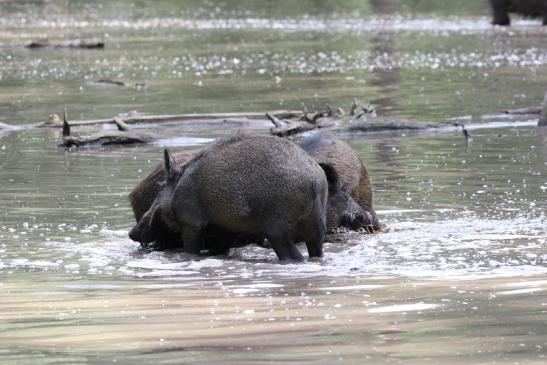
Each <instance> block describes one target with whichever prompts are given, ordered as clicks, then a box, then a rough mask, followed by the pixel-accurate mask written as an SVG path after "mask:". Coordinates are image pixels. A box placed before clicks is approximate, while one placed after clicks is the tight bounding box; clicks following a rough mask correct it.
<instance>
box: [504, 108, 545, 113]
mask: <svg viewBox="0 0 547 365" xmlns="http://www.w3.org/2000/svg"><path fill="white" fill-rule="evenodd" d="M503 112H504V113H505V114H510V115H528V114H539V113H541V107H540V106H537V107H531V108H520V109H507V110H504V111H503Z"/></svg>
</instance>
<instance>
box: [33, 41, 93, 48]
mask: <svg viewBox="0 0 547 365" xmlns="http://www.w3.org/2000/svg"><path fill="white" fill-rule="evenodd" d="M25 47H26V48H30V49H36V48H82V49H103V48H104V42H102V41H94V40H91V41H86V40H72V41H63V42H50V41H48V40H45V41H34V42H31V43H29V44H27V45H26V46H25Z"/></svg>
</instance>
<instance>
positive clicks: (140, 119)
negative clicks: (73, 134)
mask: <svg viewBox="0 0 547 365" xmlns="http://www.w3.org/2000/svg"><path fill="white" fill-rule="evenodd" d="M269 114H271V115H273V116H275V117H277V118H282V119H285V118H288V119H289V118H296V117H299V116H300V115H301V113H300V112H297V111H286V110H277V111H272V112H269ZM227 118H248V119H262V118H264V113H263V112H261V113H258V112H249V113H205V114H173V115H135V116H129V117H126V118H124V122H125V123H127V124H136V123H165V122H176V121H189V120H190V121H191V120H203V119H227ZM114 119H115V118H108V119H92V120H76V121H71V122H70V126H71V127H74V126H83V125H95V124H113V123H115V121H114ZM60 120H61V118H59V116H57V115H55V114H53V115H52V116H50V120H49V121H48V122H44V123H42V124H41V125H40V126H41V127H54V128H57V127H62V123H59V122H58V121H60Z"/></svg>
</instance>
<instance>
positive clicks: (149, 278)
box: [0, 1, 547, 364]
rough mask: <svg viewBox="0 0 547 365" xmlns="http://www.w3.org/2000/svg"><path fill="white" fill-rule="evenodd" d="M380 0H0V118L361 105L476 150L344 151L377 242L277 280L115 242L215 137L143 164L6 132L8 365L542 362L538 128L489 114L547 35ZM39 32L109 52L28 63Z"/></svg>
mask: <svg viewBox="0 0 547 365" xmlns="http://www.w3.org/2000/svg"><path fill="white" fill-rule="evenodd" d="M371 3H372V4H369V3H368V2H353V1H343V2H337V6H336V7H335V8H334V9H333V8H332V5H331V4H330V3H327V2H319V1H307V2H306V1H305V2H299V3H298V5H297V4H295V3H293V2H275V4H274V3H272V4H268V5H258V3H255V2H246V1H237V2H230V3H229V4H228V3H222V2H219V3H216V2H215V3H204V4H200V3H198V2H191V1H188V2H185V3H184V6H183V7H181V6H180V5H177V4H180V3H179V2H168V1H166V2H161V3H160V4H159V5H157V6H154V7H151V6H143V5H142V4H141V3H136V2H135V3H133V2H130V1H121V2H112V3H111V2H87V1H83V2H77V3H75V2H70V1H48V2H32V3H20V2H15V1H13V2H12V1H5V2H2V3H1V4H0V10H1V11H0V28H1V30H2V31H1V32H0V45H1V46H2V48H1V52H0V85H1V86H2V87H1V88H0V121H1V122H4V123H13V124H23V123H28V122H36V121H40V120H45V119H47V116H48V115H49V114H51V113H54V112H57V113H58V112H59V111H61V110H62V109H63V107H64V106H65V105H66V106H67V107H68V110H69V117H70V118H73V119H91V118H101V117H111V116H112V115H116V114H118V113H120V112H128V111H131V110H138V111H140V112H145V113H151V114H152V113H185V112H229V111H257V110H267V109H280V108H285V109H299V108H301V102H304V103H305V104H306V105H307V106H308V107H309V108H313V107H320V106H322V105H323V103H325V102H328V103H329V104H332V105H340V106H342V107H344V108H346V109H348V106H349V103H350V102H351V99H352V98H353V97H355V96H357V97H359V98H361V99H363V100H366V101H370V102H372V103H373V104H375V105H376V106H377V107H378V113H379V114H380V115H383V116H388V117H393V118H399V117H402V118H406V119H411V120H417V121H428V122H446V121H449V120H450V121H454V120H457V121H459V122H462V121H463V122H464V123H466V124H471V125H472V126H471V127H470V128H469V130H470V131H471V134H472V136H473V141H472V142H471V143H470V144H469V145H466V143H465V139H464V138H463V136H462V135H461V131H459V130H457V129H453V130H445V131H443V132H436V133H433V132H424V133H415V132H413V133H404V132H403V133H401V132H398V133H376V134H370V135H363V134H344V135H342V136H341V138H343V139H345V140H347V141H348V142H349V143H350V144H351V145H352V146H353V147H354V148H355V149H356V150H357V151H358V152H359V154H360V155H361V157H362V158H363V160H364V161H365V162H366V164H367V167H368V169H369V173H370V175H371V178H372V181H373V183H374V186H375V204H376V209H377V211H378V213H379V215H380V217H381V219H382V221H383V222H384V223H386V224H387V225H388V226H389V227H390V228H391V232H389V233H386V234H379V235H360V234H357V233H346V234H342V235H338V236H335V235H331V236H329V237H328V239H327V243H326V244H325V251H326V252H325V257H324V258H323V259H322V260H312V261H308V262H305V263H303V264H285V265H281V264H278V263H277V260H276V257H275V254H274V253H273V251H271V250H265V249H262V248H259V247H255V246H250V247H245V248H239V249H235V250H232V252H231V253H230V255H229V257H227V258H221V257H216V258H206V257H203V258H198V259H196V258H194V257H189V256H187V255H186V254H184V253H181V252H145V251H141V250H139V249H138V245H137V244H135V243H134V242H132V241H130V240H129V239H128V238H127V232H128V230H129V228H130V227H131V226H132V224H133V217H132V213H131V211H130V208H129V205H128V201H127V195H128V193H129V192H130V191H131V189H132V188H133V187H134V186H135V184H136V182H137V181H138V180H139V179H140V178H142V177H143V176H145V175H146V174H147V173H148V172H149V171H150V170H151V169H152V168H153V167H154V166H155V165H156V164H157V163H159V162H160V161H161V156H162V155H161V150H162V148H163V147H164V146H169V148H171V149H173V150H175V151H178V150H185V149H191V148H196V146H200V145H203V144H204V143H208V142H209V141H210V140H211V139H212V138H215V137H217V136H219V135H223V134H226V133H229V131H230V130H226V129H208V128H194V129H192V130H190V131H188V130H186V129H180V128H177V127H176V126H173V125H171V126H167V127H161V128H158V129H157V130H156V132H158V133H160V134H162V135H163V136H164V137H165V138H164V139H162V140H160V142H158V143H157V144H154V145H151V146H147V147H126V148H118V149H100V150H95V149H82V150H79V151H70V152H67V151H64V150H62V149H59V148H57V147H56V146H55V145H56V143H57V142H58V141H59V140H60V135H59V133H60V132H59V131H54V130H26V131H15V132H11V133H9V134H8V133H3V134H0V204H1V205H2V207H3V209H2V211H1V212H0V289H1V290H0V296H1V300H0V362H2V363H8V364H15V363H17V364H30V363H40V364H48V363H52V364H58V363H97V364H102V363H105V362H116V363H122V364H133V363H135V362H138V363H151V364H157V363H192V364H214V363H223V364H241V363H252V364H262V363H302V364H307V363H324V364H332V363H344V364H345V363H347V364H361V363H363V362H364V361H368V362H371V363H404V364H424V363H435V364H469V363H502V364H506V363H507V364H513V363H520V364H543V363H544V362H545V361H546V360H545V357H546V356H547V351H546V346H547V330H546V328H547V326H546V324H547V323H546V318H547V316H546V311H547V279H546V274H547V216H546V212H547V209H546V208H547V203H546V201H547V199H546V196H547V177H546V176H547V159H546V156H547V130H545V129H540V128H536V127H534V126H533V125H534V123H533V120H532V118H531V117H528V116H516V117H512V118H508V117H505V116H503V115H501V114H499V113H500V111H501V110H503V109H505V108H509V107H511V108H512V107H527V106H535V105H537V104H538V103H539V101H540V100H541V99H542V97H543V93H544V91H545V90H544V85H545V81H547V80H546V79H547V72H546V71H547V68H546V65H545V58H544V54H545V51H546V49H545V47H544V45H543V43H542V42H539V41H538V40H541V39H542V37H544V36H545V32H546V30H545V29H543V28H541V27H539V22H538V21H534V20H519V19H518V18H515V19H514V20H516V22H515V24H516V26H513V27H512V28H510V29H497V28H492V27H490V26H489V25H488V22H489V18H488V9H487V6H486V5H485V4H481V5H478V2H474V1H458V2H453V3H454V4H455V5H450V6H451V7H448V5H447V4H443V8H441V7H440V6H439V5H438V4H437V3H435V2H412V1H400V2H399V1H392V2H386V3H387V5H388V6H385V7H382V6H379V5H375V4H376V3H375V2H371ZM451 4H452V2H451ZM16 15H17V16H16ZM247 18H250V19H253V20H252V21H250V20H246V19H247ZM44 36H47V37H48V38H52V39H61V38H68V39H75V38H90V37H96V38H100V39H104V40H105V41H106V43H107V47H106V49H105V50H103V51H94V50H58V49H43V50H33V51H31V50H27V49H24V48H22V47H21V45H23V44H25V43H27V42H28V41H30V40H34V39H37V38H42V37H44ZM100 78H113V79H121V80H123V81H124V82H126V84H127V85H128V86H127V87H121V88H120V87H105V86H100V85H96V84H94V83H92V82H91V81H92V80H96V79H100ZM136 82H146V83H147V84H148V88H147V90H146V91H137V90H135V88H134V87H133V86H134V84H135V83H136ZM485 127H488V128H485ZM91 131H92V129H91V128H80V129H76V133H87V132H91ZM261 132H264V129H262V130H261ZM300 249H301V251H302V252H305V248H304V247H303V246H302V247H300Z"/></svg>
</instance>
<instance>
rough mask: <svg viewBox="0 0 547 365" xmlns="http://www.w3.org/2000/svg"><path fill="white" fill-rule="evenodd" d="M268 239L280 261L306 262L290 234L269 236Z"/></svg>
mask: <svg viewBox="0 0 547 365" xmlns="http://www.w3.org/2000/svg"><path fill="white" fill-rule="evenodd" d="M267 238H268V241H269V242H270V245H271V246H272V248H273V249H274V251H275V253H276V254H277V257H278V258H279V260H280V261H287V260H291V261H297V262H301V261H304V257H303V256H302V254H301V253H300V251H298V248H296V246H295V245H294V242H293V240H292V238H291V237H290V235H289V234H286V233H284V234H274V235H267Z"/></svg>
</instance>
